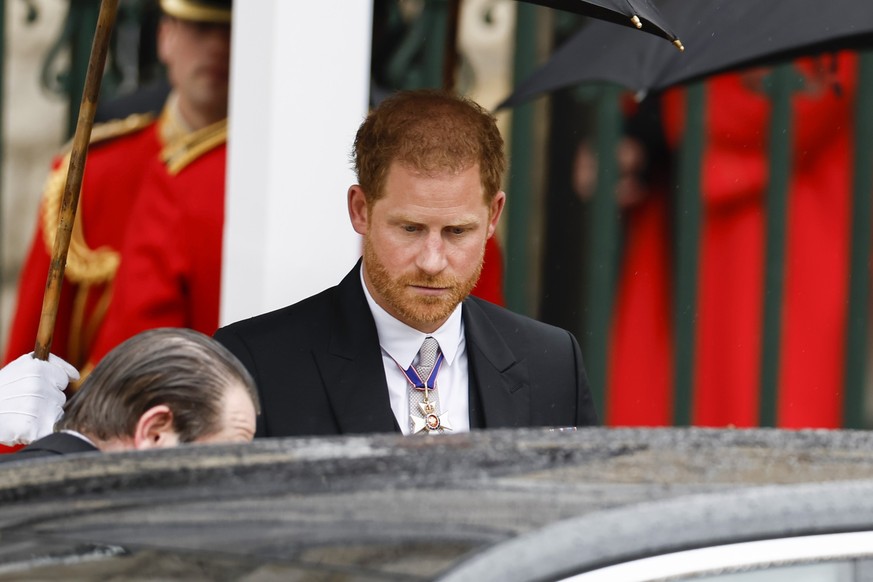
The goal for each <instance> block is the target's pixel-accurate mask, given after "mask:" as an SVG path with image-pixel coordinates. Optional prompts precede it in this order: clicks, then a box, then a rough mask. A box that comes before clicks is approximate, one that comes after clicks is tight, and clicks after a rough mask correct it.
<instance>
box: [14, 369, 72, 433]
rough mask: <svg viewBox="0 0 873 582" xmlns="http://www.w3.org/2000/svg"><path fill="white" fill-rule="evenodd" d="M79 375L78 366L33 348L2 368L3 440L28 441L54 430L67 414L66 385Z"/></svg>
mask: <svg viewBox="0 0 873 582" xmlns="http://www.w3.org/2000/svg"><path fill="white" fill-rule="evenodd" d="M78 379H79V372H78V371H76V368H74V367H73V366H71V365H70V364H68V363H67V362H65V361H64V360H62V359H61V358H59V357H57V356H56V355H54V354H49V359H48V361H47V362H45V361H43V360H37V359H36V358H34V357H33V352H31V353H29V354H24V355H23V356H21V357H20V358H18V359H17V360H15V361H14V362H10V363H9V364H8V365H6V366H5V367H3V368H0V444H4V445H16V444H25V445H26V444H29V443H31V442H33V441H35V440H37V439H39V438H42V437H44V436H46V435H48V434H51V432H52V431H53V430H54V425H55V423H56V422H57V421H58V420H60V418H61V416H63V414H64V402H66V400H67V397H66V396H64V388H66V387H67V384H69V383H70V382H72V381H75V380H78Z"/></svg>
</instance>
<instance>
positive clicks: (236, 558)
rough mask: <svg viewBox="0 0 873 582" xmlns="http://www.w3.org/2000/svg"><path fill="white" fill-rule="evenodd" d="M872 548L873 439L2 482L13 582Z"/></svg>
mask: <svg viewBox="0 0 873 582" xmlns="http://www.w3.org/2000/svg"><path fill="white" fill-rule="evenodd" d="M868 480H869V481H868ZM868 500H869V501H868ZM867 529H871V530H873V434H870V433H866V432H861V431H796V432H794V431H780V430H706V429H605V428H596V429H580V430H578V431H576V430H564V431H559V430H547V429H540V430H496V431H483V432H476V433H469V434H460V435H439V436H435V437H421V438H418V437H400V436H396V435H373V436H356V437H336V438H311V439H306V438H301V439H267V440H260V441H256V442H255V443H252V444H250V445H232V446H198V447H194V446H192V447H183V448H179V449H175V450H164V451H154V452H148V453H118V454H91V455H75V456H74V455H70V456H67V457H59V458H57V459H47V460H43V459H35V460H29V461H23V462H15V463H5V464H3V465H0V580H28V579H37V580H44V579H55V578H75V579H80V580H89V579H93V580H106V579H162V580H167V579H179V580H183V579H184V580H191V579H199V580H252V581H254V580H434V579H445V580H556V579H561V578H562V577H564V576H570V575H573V574H577V573H580V572H587V571H590V570H593V569H596V568H600V567H604V566H609V565H613V564H617V563H621V562H624V561H627V560H633V559H638V558H644V557H647V556H652V555H656V554H659V553H664V552H672V551H679V550H683V549H693V548H701V547H707V546H710V545H715V544H728V543H736V542H743V541H754V540H761V539H770V538H778V537H785V536H792V537H797V536H807V535H817V534H823V533H839V532H859V531H866V530H867ZM871 550H873V548H871Z"/></svg>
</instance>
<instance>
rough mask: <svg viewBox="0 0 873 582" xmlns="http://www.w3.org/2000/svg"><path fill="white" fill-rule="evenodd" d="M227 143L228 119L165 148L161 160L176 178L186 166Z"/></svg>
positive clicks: (175, 141)
mask: <svg viewBox="0 0 873 582" xmlns="http://www.w3.org/2000/svg"><path fill="white" fill-rule="evenodd" d="M226 141H227V119H222V120H221V121H218V122H216V123H213V124H212V125H207V126H206V127H204V128H203V129H198V130H197V131H193V132H191V133H189V134H188V135H185V136H183V137H181V138H179V139H176V140H174V141H172V142H171V143H169V144H168V145H166V146H164V149H163V150H161V160H162V161H163V162H164V165H165V166H166V167H167V171H168V172H169V173H170V175H172V176H175V175H176V174H178V173H179V172H181V171H182V170H183V169H184V168H185V166H187V165H188V164H190V163H191V162H193V161H194V160H196V159H197V158H199V157H200V156H202V155H203V154H205V153H207V152H208V151H210V150H213V149H215V148H216V147H218V146H220V145H221V144H223V143H225V142H226Z"/></svg>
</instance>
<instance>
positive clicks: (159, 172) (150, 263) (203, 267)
mask: <svg viewBox="0 0 873 582" xmlns="http://www.w3.org/2000/svg"><path fill="white" fill-rule="evenodd" d="M226 158H227V147H226V142H225V141H224V139H223V138H222V139H221V140H220V142H218V143H214V144H213V145H212V147H211V148H209V149H208V151H206V152H205V153H198V154H197V155H196V157H193V158H191V159H189V160H188V161H187V162H186V163H184V164H183V165H182V167H181V168H176V169H174V168H168V165H167V164H165V163H164V162H157V163H155V164H153V165H152V167H151V168H150V169H149V171H148V173H147V175H146V177H145V178H144V179H143V184H142V187H141V196H140V199H139V201H138V203H137V205H136V206H135V207H134V215H135V216H136V217H137V218H136V224H135V225H132V226H131V232H130V235H129V236H128V238H127V240H126V242H125V246H124V247H123V249H122V252H123V256H124V265H123V266H122V267H121V268H120V269H119V272H118V276H117V277H116V282H115V291H114V295H113V299H112V305H111V306H110V308H109V312H108V313H107V316H106V322H105V324H104V327H103V329H102V330H101V332H100V334H99V336H98V338H97V341H96V343H95V348H94V352H93V359H92V363H96V362H97V361H99V359H100V358H102V357H103V356H104V355H105V354H106V353H107V352H108V351H109V350H111V349H112V348H113V347H115V346H116V345H118V344H119V343H121V342H122V341H124V340H125V339H127V338H129V337H131V336H133V335H135V334H137V333H139V332H141V331H144V330H147V329H151V328H155V327H188V328H191V329H195V330H197V331H200V332H202V333H205V334H208V335H211V334H212V333H213V332H214V331H215V330H216V329H217V328H218V313H219V300H220V284H221V248H222V231H223V225H224V190H225V167H226Z"/></svg>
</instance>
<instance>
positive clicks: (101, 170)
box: [4, 0, 230, 368]
mask: <svg viewBox="0 0 873 582" xmlns="http://www.w3.org/2000/svg"><path fill="white" fill-rule="evenodd" d="M161 6H162V8H163V10H164V13H165V14H164V17H163V19H162V21H161V24H160V28H159V30H158V47H159V53H160V57H161V60H162V61H163V62H164V63H165V64H166V66H167V71H168V75H169V78H170V82H171V84H172V85H173V91H172V94H171V97H170V98H169V100H168V102H167V105H166V106H165V108H164V111H163V113H162V114H161V115H160V117H159V118H157V119H154V118H152V117H150V116H147V115H134V116H131V117H129V118H127V119H125V120H123V121H118V122H110V123H108V124H105V125H101V126H97V127H95V128H94V131H93V134H92V144H91V147H90V149H89V155H88V159H87V163H86V171H85V174H84V177H83V183H82V189H81V194H80V202H79V209H78V212H77V220H76V224H75V227H74V234H73V240H72V244H71V247H70V251H69V256H68V259H67V268H66V272H65V280H64V283H63V285H62V289H61V299H60V305H59V308H58V317H57V323H56V326H55V330H54V335H53V341H52V346H51V348H52V353H54V354H55V355H57V356H59V357H61V358H62V359H64V360H66V361H68V362H70V363H71V364H73V365H74V366H76V367H78V368H81V367H82V366H83V365H84V364H85V363H86V362H87V361H88V359H89V357H90V351H91V348H92V346H93V341H94V338H95V337H96V334H97V332H98V330H99V328H100V326H101V324H102V321H103V317H104V315H105V313H106V311H107V309H108V306H109V304H110V302H111V296H112V282H113V280H114V277H115V273H116V270H117V268H118V265H119V264H120V263H121V262H123V256H121V255H120V249H121V246H122V244H123V239H124V237H125V236H126V233H127V231H128V229H129V221H130V218H131V209H132V208H133V205H134V204H135V202H136V200H137V198H138V196H139V194H140V186H141V182H142V178H143V176H144V174H145V172H146V170H147V169H148V168H149V167H150V165H151V164H152V163H154V162H155V161H156V160H158V159H159V158H160V157H161V155H162V151H163V150H164V149H165V148H172V147H173V144H174V143H175V142H176V141H177V140H180V139H182V138H183V137H184V136H186V135H188V134H189V133H191V132H193V131H195V130H199V129H201V128H204V127H208V126H211V125H213V124H216V123H219V124H223V123H224V119H225V117H226V115H227V94H228V69H229V57H230V26H229V21H230V2H229V1H227V0H225V1H211V2H210V1H204V0H197V1H194V0H162V2H161ZM164 155H166V154H164ZM68 163H69V154H68V153H67V154H65V155H61V156H59V157H58V159H56V160H55V162H54V164H53V170H52V173H51V174H50V176H49V179H48V181H47V184H46V188H45V192H44V195H43V201H42V204H41V208H40V219H39V221H38V224H37V229H36V234H35V237H34V240H33V243H32V245H31V249H30V252H29V254H28V257H27V259H26V261H25V264H24V266H23V270H22V274H21V278H20V282H19V289H18V299H17V307H16V311H15V315H14V319H13V322H12V326H11V329H10V334H9V338H8V341H7V344H6V350H5V356H4V362H9V361H11V360H14V359H15V358H17V357H18V356H20V355H21V354H22V353H27V352H30V351H31V350H32V349H33V346H34V341H35V339H36V330H37V328H38V326H39V319H40V313H41V308H42V298H43V291H44V288H45V281H46V275H47V273H48V266H49V262H50V256H51V252H52V247H53V244H54V237H55V232H56V229H57V218H58V212H59V205H60V200H61V197H62V191H63V186H64V180H65V174H66V170H67V165H68Z"/></svg>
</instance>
